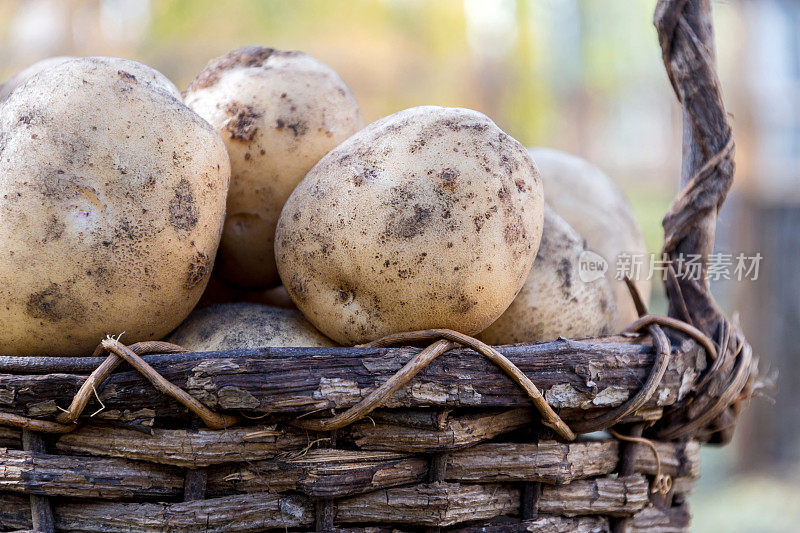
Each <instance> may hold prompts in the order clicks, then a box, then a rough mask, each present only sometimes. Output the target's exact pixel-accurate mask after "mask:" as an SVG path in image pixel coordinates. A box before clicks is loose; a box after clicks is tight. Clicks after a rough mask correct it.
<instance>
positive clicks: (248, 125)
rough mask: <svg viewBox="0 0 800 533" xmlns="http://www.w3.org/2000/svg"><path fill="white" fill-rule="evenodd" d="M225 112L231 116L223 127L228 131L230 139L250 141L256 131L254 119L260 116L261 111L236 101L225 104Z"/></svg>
mask: <svg viewBox="0 0 800 533" xmlns="http://www.w3.org/2000/svg"><path fill="white" fill-rule="evenodd" d="M225 113H227V114H228V116H230V117H231V119H230V120H229V121H228V122H227V124H226V125H225V128H224V130H225V131H227V132H228V133H230V135H231V139H235V140H237V141H252V140H253V137H255V135H256V132H257V131H258V126H257V124H256V121H257V120H258V119H259V118H261V116H262V115H261V113H257V112H256V111H255V109H253V108H252V106H249V105H241V104H237V103H233V104H228V105H227V106H225Z"/></svg>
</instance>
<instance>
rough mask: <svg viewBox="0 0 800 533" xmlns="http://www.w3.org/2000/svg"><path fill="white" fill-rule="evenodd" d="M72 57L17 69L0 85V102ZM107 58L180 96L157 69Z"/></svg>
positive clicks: (50, 59)
mask: <svg viewBox="0 0 800 533" xmlns="http://www.w3.org/2000/svg"><path fill="white" fill-rule="evenodd" d="M73 59H77V58H75V57H71V56H54V57H48V58H45V59H42V60H41V61H37V62H36V63H34V64H32V65H30V66H29V67H27V68H25V69H23V70H21V71H19V72H18V73H17V74H16V75H14V76H13V77H11V78H9V79H8V80H6V82H5V83H3V84H2V85H0V102H2V101H3V100H5V99H6V98H8V96H9V95H10V94H11V91H13V90H14V89H16V88H17V87H19V86H20V85H22V84H23V83H25V82H26V81H28V80H29V79H30V78H32V77H34V76H35V75H37V74H39V73H40V72H44V71H45V70H48V69H51V68H53V67H56V66H58V65H60V64H61V63H65V62H67V61H71V60H73ZM107 59H113V60H114V62H115V63H116V64H117V66H119V67H120V69H124V71H125V72H127V73H129V74H132V75H134V76H135V77H136V79H137V80H138V81H139V82H140V83H148V84H151V85H156V86H159V87H161V88H162V89H164V90H165V91H167V92H169V93H170V94H172V95H173V96H174V97H175V98H180V91H178V88H177V87H175V85H174V84H173V83H172V82H171V81H169V79H168V78H167V77H166V76H164V75H163V74H162V73H160V72H159V71H157V70H155V69H152V68H150V67H148V66H147V65H144V64H142V63H139V62H138V61H132V60H130V59H122V58H119V57H115V58H107Z"/></svg>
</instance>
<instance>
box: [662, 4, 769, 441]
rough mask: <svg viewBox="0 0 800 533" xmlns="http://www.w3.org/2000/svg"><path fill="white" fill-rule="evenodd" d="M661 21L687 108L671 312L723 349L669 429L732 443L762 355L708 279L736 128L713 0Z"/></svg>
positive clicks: (672, 230)
mask: <svg viewBox="0 0 800 533" xmlns="http://www.w3.org/2000/svg"><path fill="white" fill-rule="evenodd" d="M654 24H655V27H656V30H657V32H658V40H659V44H660V45H661V52H662V58H663V60H664V66H665V68H666V71H667V75H668V76H669V80H670V83H671V84H672V88H673V90H674V92H675V95H676V97H677V99H678V102H679V103H680V104H681V107H682V111H683V161H682V167H681V187H682V190H681V192H680V193H679V194H678V196H677V198H676V199H675V201H674V203H673V204H672V207H671V208H670V209H669V211H668V212H667V214H666V216H665V217H664V220H663V226H664V248H663V257H662V258H663V259H664V260H665V261H666V264H667V265H670V266H668V269H667V273H668V277H667V279H666V281H665V288H666V292H667V297H668V298H669V303H670V310H669V314H670V316H672V317H675V318H679V319H681V320H684V321H686V322H688V323H689V324H692V325H693V326H695V327H696V328H697V329H699V330H700V331H702V332H703V333H705V334H706V335H707V336H709V337H710V338H712V339H714V340H715V342H716V343H717V345H718V353H719V356H718V357H717V358H716V359H714V360H713V361H711V360H710V361H709V368H708V369H707V371H706V374H705V376H704V377H703V379H702V380H701V381H700V384H699V385H698V387H697V389H698V390H695V391H693V395H692V396H693V398H692V399H690V400H688V401H686V405H685V406H684V408H683V409H681V408H679V409H676V410H675V411H673V412H671V413H669V414H667V415H666V416H665V419H664V420H662V421H661V423H662V424H663V426H662V429H661V434H663V435H665V436H666V437H667V438H682V437H687V436H692V435H695V436H699V437H700V438H701V440H711V441H715V442H727V441H728V440H730V438H731V437H732V431H733V426H734V422H735V419H736V418H737V415H738V413H739V410H740V405H741V402H742V401H744V400H746V399H748V398H749V397H750V396H751V395H752V394H753V390H754V387H755V382H756V378H757V374H758V360H757V358H756V357H755V356H754V355H753V354H752V349H751V347H750V345H749V344H748V343H747V340H746V339H745V338H744V335H743V333H742V332H741V330H740V329H739V327H738V324H732V323H731V322H730V321H728V319H727V318H726V317H725V315H724V313H723V312H722V310H721V309H720V307H719V306H718V305H717V303H716V301H715V300H714V297H713V296H712V294H711V289H710V285H709V281H708V279H707V272H708V267H709V256H710V254H711V253H712V252H713V249H714V236H715V230H716V221H717V216H718V214H719V210H720V208H721V207H722V204H723V202H724V201H725V197H726V195H727V194H728V190H729V189H730V188H731V185H732V184H733V175H734V168H735V165H734V159H733V155H734V142H733V133H732V130H731V126H730V123H729V121H728V114H727V112H726V111H725V104H724V103H723V101H722V89H721V87H720V81H719V77H718V76H717V69H716V62H715V51H714V29H713V24H712V15H711V2H710V0H658V3H657V4H656V9H655V16H654ZM692 256H694V257H692ZM697 256H699V262H700V263H701V265H702V268H701V272H700V276H696V275H692V276H686V275H679V274H678V273H676V269H675V268H674V265H676V264H680V262H681V260H685V259H687V258H689V257H692V258H693V259H694V258H697ZM709 355H710V354H709Z"/></svg>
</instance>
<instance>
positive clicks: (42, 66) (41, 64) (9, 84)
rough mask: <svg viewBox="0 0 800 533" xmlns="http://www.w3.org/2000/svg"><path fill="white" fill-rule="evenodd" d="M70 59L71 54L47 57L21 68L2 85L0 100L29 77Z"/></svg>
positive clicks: (0, 86) (0, 87)
mask: <svg viewBox="0 0 800 533" xmlns="http://www.w3.org/2000/svg"><path fill="white" fill-rule="evenodd" d="M70 59H73V58H72V57H70V56H53V57H47V58H45V59H42V60H41V61H37V62H36V63H33V64H32V65H29V66H28V67H26V68H24V69H22V70H20V71H19V72H17V73H16V74H15V75H14V76H12V77H10V78H8V79H7V80H6V81H5V82H4V83H3V84H2V85H0V102H2V101H3V100H5V99H6V98H8V95H10V94H11V91H13V90H14V89H16V88H17V87H19V86H20V85H22V84H23V83H25V82H26V81H28V79H29V78H32V77H33V76H35V75H36V74H38V73H40V72H42V71H43V70H47V69H49V68H52V67H55V66H56V65H60V64H61V63H63V62H64V61H69V60H70Z"/></svg>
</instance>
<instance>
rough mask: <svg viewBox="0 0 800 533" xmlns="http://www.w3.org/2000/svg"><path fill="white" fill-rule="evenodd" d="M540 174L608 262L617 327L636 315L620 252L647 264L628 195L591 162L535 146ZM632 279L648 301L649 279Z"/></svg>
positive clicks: (555, 202) (553, 202)
mask: <svg viewBox="0 0 800 533" xmlns="http://www.w3.org/2000/svg"><path fill="white" fill-rule="evenodd" d="M530 152H531V155H532V156H533V159H534V161H536V166H537V168H538V169H539V172H540V173H541V175H542V182H543V183H544V194H545V198H546V199H547V203H548V204H549V205H550V206H551V207H552V208H553V210H554V211H555V212H556V213H558V214H559V215H560V216H561V217H562V218H563V219H564V220H566V221H567V223H568V224H569V225H570V226H572V227H573V228H574V229H575V231H577V232H578V233H579V234H580V235H581V236H582V237H583V238H584V239H586V246H587V248H588V249H590V250H593V251H595V252H597V253H599V254H600V255H601V256H603V258H604V259H605V260H606V261H607V263H608V271H607V272H606V278H608V279H609V280H610V282H611V288H612V289H613V291H614V300H615V301H616V302H617V308H618V313H617V321H616V323H615V326H616V329H622V328H624V327H625V326H627V325H628V324H630V323H631V322H632V321H633V320H635V319H636V318H637V316H638V315H637V314H636V307H635V306H634V305H633V300H632V299H631V296H630V292H629V291H628V287H627V286H626V285H625V282H624V281H621V280H618V279H616V277H617V276H616V273H617V272H616V265H617V259H618V258H619V257H620V254H630V255H631V256H639V257H641V259H642V260H643V261H644V262H645V264H647V261H648V259H649V256H647V246H646V245H645V242H644V237H643V236H642V231H641V229H639V225H638V224H637V222H636V217H635V216H634V214H633V210H632V209H631V206H630V204H629V203H628V200H627V198H625V194H624V193H623V192H622V191H621V190H620V189H619V187H617V185H616V184H615V183H614V182H613V181H612V180H611V179H610V178H609V177H608V176H607V175H606V174H605V173H603V171H602V170H600V169H599V168H597V167H596V166H594V165H592V164H591V163H589V162H587V161H585V160H583V159H581V158H579V157H576V156H573V155H570V154H567V153H564V152H560V151H558V150H553V149H552V148H531V149H530ZM644 273H645V272H644V269H643V270H642V274H643V275H642V276H641V278H640V279H636V280H634V282H635V284H636V287H637V289H639V293H640V294H641V295H642V298H643V299H644V301H645V303H648V302H649V301H650V282H649V281H648V280H647V279H646V278H647V276H645V275H644Z"/></svg>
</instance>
